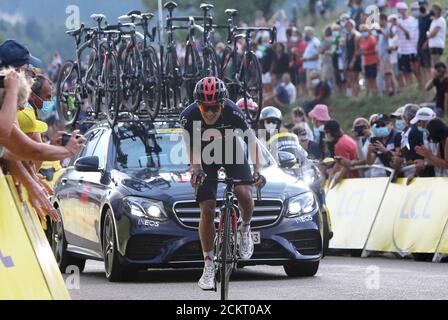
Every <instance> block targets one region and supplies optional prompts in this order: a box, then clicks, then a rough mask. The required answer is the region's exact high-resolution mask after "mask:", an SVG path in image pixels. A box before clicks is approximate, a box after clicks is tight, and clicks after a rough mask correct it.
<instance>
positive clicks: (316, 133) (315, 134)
mask: <svg viewBox="0 0 448 320" xmlns="http://www.w3.org/2000/svg"><path fill="white" fill-rule="evenodd" d="M313 133H314V137H315V138H316V139H319V138H320V130H319V129H318V128H314V129H313Z"/></svg>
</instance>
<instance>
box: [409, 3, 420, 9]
mask: <svg viewBox="0 0 448 320" xmlns="http://www.w3.org/2000/svg"><path fill="white" fill-rule="evenodd" d="M419 8H420V6H419V5H418V2H417V1H416V2H412V3H411V10H418V9H419Z"/></svg>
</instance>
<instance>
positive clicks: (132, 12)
mask: <svg viewBox="0 0 448 320" xmlns="http://www.w3.org/2000/svg"><path fill="white" fill-rule="evenodd" d="M133 14H138V15H140V14H142V12H141V11H140V10H132V11H129V12H128V13H126V15H127V16H132V15H133Z"/></svg>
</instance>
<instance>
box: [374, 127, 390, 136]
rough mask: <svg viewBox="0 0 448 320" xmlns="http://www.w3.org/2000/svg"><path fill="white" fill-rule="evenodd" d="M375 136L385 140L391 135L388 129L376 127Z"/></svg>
mask: <svg viewBox="0 0 448 320" xmlns="http://www.w3.org/2000/svg"><path fill="white" fill-rule="evenodd" d="M374 134H375V137H379V138H385V137H387V136H388V135H389V130H388V129H387V127H382V128H377V127H374Z"/></svg>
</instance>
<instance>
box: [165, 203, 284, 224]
mask: <svg viewBox="0 0 448 320" xmlns="http://www.w3.org/2000/svg"><path fill="white" fill-rule="evenodd" d="M254 201H255V208H254V212H253V216H252V223H251V228H252V229H257V228H262V227H266V226H269V225H272V224H274V223H275V222H277V220H278V219H279V218H280V215H281V213H282V207H283V203H282V201H281V200H277V199H263V200H261V201H258V200H254ZM222 203H223V201H222V200H218V201H216V218H215V223H216V224H217V223H219V218H218V216H219V210H220V209H219V208H220V207H221V205H222ZM173 212H174V214H175V215H176V217H177V219H178V220H179V222H180V223H181V224H182V225H183V226H185V227H188V228H194V229H198V228H199V216H200V209H199V204H198V203H197V202H196V201H179V202H176V203H175V204H174V207H173Z"/></svg>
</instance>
